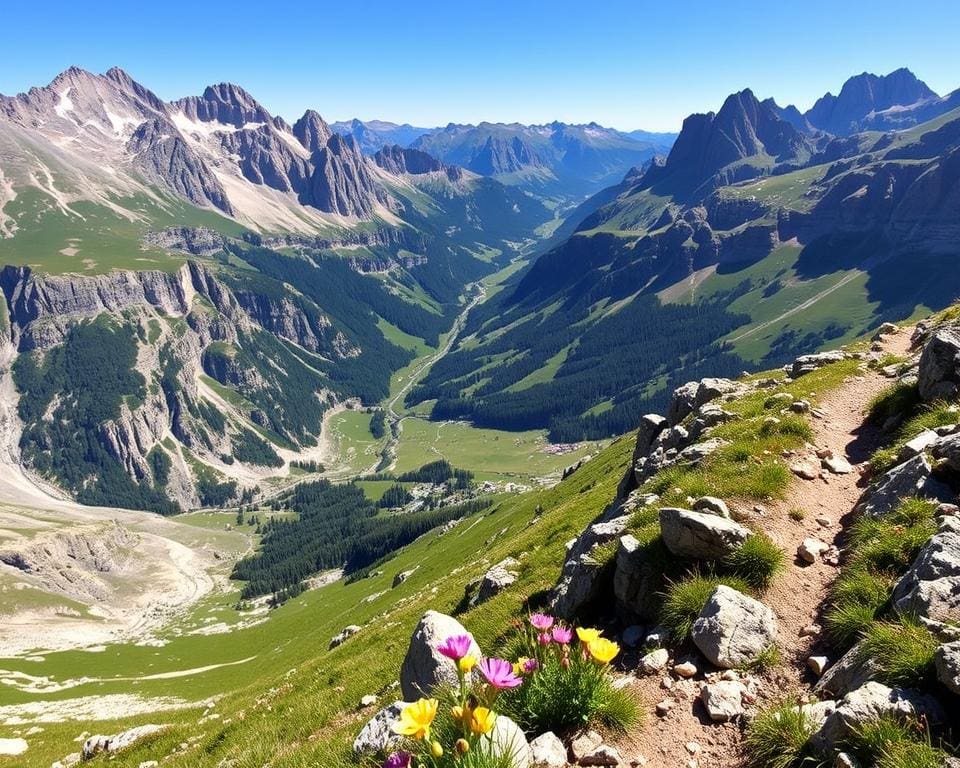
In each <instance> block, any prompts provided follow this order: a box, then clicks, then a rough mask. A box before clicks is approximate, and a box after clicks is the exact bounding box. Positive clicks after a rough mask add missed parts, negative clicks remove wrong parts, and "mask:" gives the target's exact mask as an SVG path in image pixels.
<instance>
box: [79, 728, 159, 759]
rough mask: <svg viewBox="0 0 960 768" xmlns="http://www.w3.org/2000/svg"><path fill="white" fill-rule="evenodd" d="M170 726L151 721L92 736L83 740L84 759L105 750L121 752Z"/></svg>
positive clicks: (109, 752) (82, 751) (107, 751)
mask: <svg viewBox="0 0 960 768" xmlns="http://www.w3.org/2000/svg"><path fill="white" fill-rule="evenodd" d="M169 727H170V726H167V725H154V724H152V723H150V724H147V725H138V726H137V727H136V728H130V729H128V730H126V731H122V732H120V733H117V734H114V735H112V736H103V735H97V736H90V737H89V738H88V739H87V740H86V741H84V742H83V749H82V750H81V754H82V755H83V759H84V760H90V759H91V758H93V757H96V756H97V755H99V754H101V753H103V752H106V753H107V754H113V753H114V752H120V751H121V750H124V749H127V748H128V747H132V746H133V745H134V744H136V743H137V742H138V741H140V740H141V739H145V738H147V737H148V736H153V735H154V734H157V733H161V732H162V731H165V730H166V729H167V728H169Z"/></svg>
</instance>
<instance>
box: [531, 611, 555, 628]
mask: <svg viewBox="0 0 960 768" xmlns="http://www.w3.org/2000/svg"><path fill="white" fill-rule="evenodd" d="M530 623H531V624H533V628H534V629H539V630H540V631H541V632H546V631H547V630H548V629H550V627H552V626H553V616H547V614H545V613H535V614H533V615H532V616H531V617H530Z"/></svg>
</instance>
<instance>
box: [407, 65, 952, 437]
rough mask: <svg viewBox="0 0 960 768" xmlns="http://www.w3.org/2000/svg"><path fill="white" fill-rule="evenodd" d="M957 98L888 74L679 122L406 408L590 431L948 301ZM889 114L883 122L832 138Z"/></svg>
mask: <svg viewBox="0 0 960 768" xmlns="http://www.w3.org/2000/svg"><path fill="white" fill-rule="evenodd" d="M957 94H958V92H954V93H953V94H951V95H949V96H947V97H939V96H937V95H936V94H933V92H932V91H930V89H929V88H927V87H926V86H925V85H924V84H923V83H921V82H920V81H918V80H917V79H916V78H915V77H914V76H913V75H912V74H910V73H909V72H905V71H902V70H901V71H898V72H894V73H892V74H891V75H888V76H886V77H876V76H874V75H866V74H865V75H859V76H857V77H854V78H851V80H849V81H848V82H847V83H846V84H844V86H843V88H842V89H841V91H840V96H838V97H833V96H829V95H828V96H825V97H824V98H823V99H821V100H819V101H818V102H817V106H815V107H814V108H812V109H811V110H810V111H808V112H807V113H806V114H805V115H800V114H799V112H798V111H797V110H791V109H786V110H784V109H781V108H779V107H778V106H777V105H776V103H775V102H774V101H773V100H772V99H768V100H765V101H760V100H758V99H757V97H756V96H755V95H754V94H753V93H752V92H751V91H750V90H744V91H741V92H739V93H735V94H732V95H731V96H729V97H728V98H727V99H726V100H725V101H724V103H723V104H722V106H721V107H720V109H719V111H718V112H716V113H712V112H710V113H705V114H697V115H691V116H690V117H688V118H687V119H686V120H685V121H684V124H683V129H682V131H681V132H680V135H679V137H678V138H677V140H676V142H675V143H674V145H673V147H672V149H671V151H670V153H669V155H668V156H667V157H666V158H664V159H657V160H656V161H654V162H653V163H651V164H650V166H649V167H648V168H647V169H646V170H645V171H642V172H641V171H633V172H631V173H629V174H628V175H627V176H626V177H625V178H624V179H623V180H622V181H621V182H620V183H619V184H618V185H615V186H613V187H611V188H609V189H606V190H604V191H603V192H601V193H599V194H598V195H596V196H594V198H592V199H591V200H589V201H587V202H586V203H584V204H582V205H581V206H579V207H578V209H577V210H576V216H577V217H578V218H579V222H578V223H577V224H576V225H575V226H573V227H571V228H570V229H569V231H570V236H569V237H566V238H565V239H562V240H561V242H560V243H559V244H556V243H555V242H554V243H551V244H552V245H554V246H555V247H552V248H551V249H549V250H548V251H547V252H545V253H543V254H542V255H541V256H540V257H539V258H538V259H537V260H536V261H534V262H532V263H531V264H530V266H529V267H528V268H527V269H526V270H525V271H524V272H522V273H519V274H517V275H515V276H514V277H513V279H512V281H511V283H510V285H509V286H507V289H506V290H504V291H501V292H500V293H499V294H498V295H497V296H496V297H494V298H493V299H492V300H491V301H490V302H487V303H486V304H485V305H484V306H483V307H481V308H479V310H478V311H477V312H475V313H473V314H472V315H471V319H470V323H469V324H468V326H467V328H466V335H465V336H464V338H463V341H462V342H461V344H460V345H459V346H458V347H457V348H455V349H454V350H453V351H452V352H451V353H450V354H449V355H447V356H446V357H445V358H444V359H443V360H442V361H440V363H438V365H436V366H434V368H433V369H432V370H431V371H430V374H429V375H428V376H427V377H426V379H425V380H424V381H423V382H421V384H420V385H419V386H418V387H417V388H416V389H414V390H413V391H412V392H411V393H410V394H409V396H408V402H409V403H410V404H413V403H417V402H431V403H435V404H434V405H433V413H434V416H435V418H440V419H443V418H468V419H471V420H473V421H474V423H477V424H480V425H483V426H488V427H503V426H505V425H508V424H511V425H522V426H523V427H525V428H536V427H549V428H550V429H551V430H552V434H553V436H554V438H555V439H563V440H576V439H581V438H583V437H587V436H593V437H595V436H599V435H603V434H611V433H617V432H620V431H622V430H623V429H626V428H629V426H630V425H632V424H635V423H636V422H637V420H638V419H639V417H640V415H641V414H642V413H644V412H647V411H650V410H656V409H657V408H659V407H662V406H663V398H664V397H665V396H666V393H667V392H669V391H670V389H671V388H672V386H673V385H675V384H677V383H679V382H681V380H683V381H685V380H687V379H690V378H695V377H696V376H697V375H699V373H698V372H700V371H703V372H707V371H712V372H713V375H732V374H735V373H738V372H740V371H742V370H745V369H746V370H752V369H755V368H757V367H769V366H771V365H776V364H778V363H780V362H783V361H785V360H786V359H788V358H790V357H791V356H793V355H796V354H799V353H802V352H811V351H814V350H816V349H818V348H820V347H822V346H823V345H824V344H825V343H827V342H828V341H832V342H834V343H836V342H837V340H850V339H854V338H857V337H859V336H861V335H863V334H865V333H867V332H868V331H869V330H870V329H871V328H873V327H875V326H877V325H878V324H879V323H881V322H883V321H886V320H903V319H905V318H909V317H911V316H913V315H914V314H915V313H917V312H921V311H923V310H924V309H927V308H940V307H943V306H945V305H946V304H947V303H949V302H950V301H951V300H952V299H953V298H954V297H955V296H956V295H957V294H958V293H960V279H958V277H957V274H958V273H957V271H956V269H955V268H954V264H955V258H956V249H955V242H956V238H957V236H958V234H960V230H958V227H957V221H958V219H957V211H958V210H960V154H958V153H960V110H958V109H957V108H956V107H955V106H954V105H955V103H956V100H957V98H958V95H957ZM828 107H829V108H828ZM893 115H896V125H897V126H898V128H897V129H896V130H894V129H892V128H890V129H886V130H884V131H878V130H875V129H874V128H870V129H869V130H863V131H858V132H854V133H849V130H850V126H860V125H866V126H876V125H886V124H888V123H889V122H891V121H893V120H894V117H893ZM836 126H842V129H839V128H836ZM828 128H835V129H837V130H839V131H840V134H839V135H834V134H832V133H830V132H828V130H827V129H828ZM490 359H498V360H501V363H500V365H499V366H498V368H497V369H496V370H490V368H489V366H487V365H485V361H488V360H490Z"/></svg>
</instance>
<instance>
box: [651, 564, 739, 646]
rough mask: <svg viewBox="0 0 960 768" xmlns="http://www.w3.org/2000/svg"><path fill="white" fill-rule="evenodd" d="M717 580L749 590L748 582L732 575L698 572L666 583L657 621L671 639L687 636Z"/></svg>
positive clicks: (680, 638)
mask: <svg viewBox="0 0 960 768" xmlns="http://www.w3.org/2000/svg"><path fill="white" fill-rule="evenodd" d="M719 584H725V585H726V586H728V587H731V588H732V589H735V590H737V591H738V592H745V593H749V592H750V585H749V584H747V582H745V581H744V580H743V579H739V578H737V577H735V576H722V577H721V576H701V575H699V574H697V573H695V574H692V575H690V576H688V577H687V578H685V579H683V580H681V581H674V582H672V583H671V584H670V585H669V586H668V587H667V591H666V594H665V596H664V601H663V605H662V606H661V608H660V623H661V624H662V625H663V626H664V627H666V629H667V631H668V632H669V633H670V637H672V638H673V640H674V641H675V642H677V643H682V642H683V641H684V640H686V639H687V638H688V637H689V636H690V630H691V629H692V628H693V622H694V621H696V618H697V616H698V615H699V614H700V611H702V610H703V606H705V605H706V604H707V600H709V599H710V595H711V594H713V590H715V589H716V588H717V585H719Z"/></svg>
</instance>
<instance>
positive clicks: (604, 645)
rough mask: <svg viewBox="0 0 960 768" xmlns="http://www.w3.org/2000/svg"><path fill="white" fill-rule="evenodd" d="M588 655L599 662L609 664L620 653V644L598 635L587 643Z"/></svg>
mask: <svg viewBox="0 0 960 768" xmlns="http://www.w3.org/2000/svg"><path fill="white" fill-rule="evenodd" d="M587 650H588V651H590V655H591V656H593V658H594V659H595V660H597V661H599V662H600V663H601V664H609V663H610V662H611V661H612V660H613V657H614V656H616V655H617V654H618V653H620V646H619V645H617V644H616V643H614V642H611V641H610V640H607V639H606V638H605V637H598V638H597V639H596V640H593V641H591V642H590V643H588V644H587Z"/></svg>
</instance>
